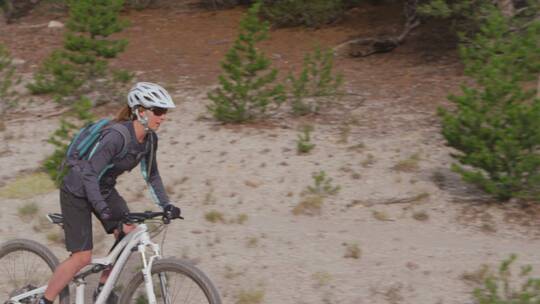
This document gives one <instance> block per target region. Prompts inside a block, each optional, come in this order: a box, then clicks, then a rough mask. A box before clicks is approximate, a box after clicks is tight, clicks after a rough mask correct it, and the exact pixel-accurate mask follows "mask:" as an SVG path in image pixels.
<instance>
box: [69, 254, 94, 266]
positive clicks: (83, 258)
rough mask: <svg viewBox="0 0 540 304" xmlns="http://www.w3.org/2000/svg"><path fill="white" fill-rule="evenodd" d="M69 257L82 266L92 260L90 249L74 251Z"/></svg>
mask: <svg viewBox="0 0 540 304" xmlns="http://www.w3.org/2000/svg"><path fill="white" fill-rule="evenodd" d="M71 258H72V259H74V260H75V261H76V262H77V264H78V265H79V266H80V267H81V268H82V267H84V266H86V265H88V264H90V262H92V250H85V251H79V252H75V253H73V254H72V255H71Z"/></svg>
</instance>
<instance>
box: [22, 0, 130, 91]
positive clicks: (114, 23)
mask: <svg viewBox="0 0 540 304" xmlns="http://www.w3.org/2000/svg"><path fill="white" fill-rule="evenodd" d="M123 3H124V1H123V0H69V1H68V5H69V19H68V21H67V24H66V27H67V29H68V31H67V33H66V35H65V38H64V45H63V46H64V47H63V49H59V50H55V51H54V52H53V53H52V54H51V55H50V57H48V58H47V59H46V60H45V62H44V63H43V65H42V66H41V68H40V69H39V71H38V72H37V73H36V75H34V82H33V83H31V84H29V85H28V88H29V89H30V91H31V92H32V93H34V94H44V93H53V94H54V95H55V96H56V98H57V100H59V101H63V100H64V99H65V98H66V97H73V98H72V100H77V99H79V98H80V96H81V95H82V94H84V93H85V92H91V91H93V90H94V88H95V81H96V80H97V79H98V78H103V77H108V76H107V71H108V69H107V59H109V58H114V57H116V55H117V54H118V53H120V52H122V51H123V50H124V49H125V47H126V45H127V41H126V40H125V39H119V40H113V39H110V38H109V36H110V35H112V34H114V33H118V32H120V31H121V30H122V29H123V28H124V27H125V26H126V23H125V22H123V21H121V20H119V19H118V14H119V11H120V9H121V8H122V5H123Z"/></svg>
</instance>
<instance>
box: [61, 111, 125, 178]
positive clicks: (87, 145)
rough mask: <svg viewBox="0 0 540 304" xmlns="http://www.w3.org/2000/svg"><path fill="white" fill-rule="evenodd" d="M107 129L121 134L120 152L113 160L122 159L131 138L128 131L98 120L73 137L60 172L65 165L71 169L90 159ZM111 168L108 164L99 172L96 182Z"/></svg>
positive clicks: (109, 122)
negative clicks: (122, 140) (122, 141)
mask: <svg viewBox="0 0 540 304" xmlns="http://www.w3.org/2000/svg"><path fill="white" fill-rule="evenodd" d="M107 129H112V130H116V131H117V132H120V134H122V138H123V139H124V143H123V145H122V151H121V152H120V153H119V154H118V155H116V156H115V159H121V158H123V157H124V156H125V155H126V154H127V152H128V143H129V139H130V138H131V134H130V133H129V130H128V129H127V128H126V126H124V125H122V124H119V123H114V122H112V121H111V120H109V119H106V118H105V119H100V120H99V121H97V122H94V123H91V124H88V125H86V126H85V127H84V128H82V129H80V130H79V132H78V133H77V134H76V135H75V137H73V139H72V140H71V143H70V144H69V146H68V149H67V152H66V156H65V158H64V161H63V162H62V166H61V167H60V172H64V166H65V165H66V164H67V165H68V166H69V167H72V166H76V165H77V164H78V163H79V162H80V161H83V160H89V159H91V158H92V156H93V155H94V153H95V152H96V151H97V149H98V147H99V145H100V140H101V138H102V137H103V135H104V131H105V130H107ZM112 166H113V165H112V164H108V165H107V166H106V167H105V168H104V169H103V170H102V172H99V176H98V180H99V179H101V177H102V176H103V174H104V173H105V172H106V171H107V170H109V169H110V168H112Z"/></svg>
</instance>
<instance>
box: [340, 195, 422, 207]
mask: <svg viewBox="0 0 540 304" xmlns="http://www.w3.org/2000/svg"><path fill="white" fill-rule="evenodd" d="M428 196H429V195H427V193H421V194H418V195H415V196H410V197H404V198H391V199H388V200H379V201H370V202H362V201H359V200H355V201H353V202H352V203H350V204H348V205H347V207H348V208H351V207H354V206H356V205H362V206H364V207H372V206H375V205H397V204H411V203H416V202H419V201H421V200H423V199H425V198H427V197H428Z"/></svg>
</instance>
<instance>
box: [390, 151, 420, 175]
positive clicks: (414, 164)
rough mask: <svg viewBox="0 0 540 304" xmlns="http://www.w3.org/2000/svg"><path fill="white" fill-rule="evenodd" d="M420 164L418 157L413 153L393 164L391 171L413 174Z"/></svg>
mask: <svg viewBox="0 0 540 304" xmlns="http://www.w3.org/2000/svg"><path fill="white" fill-rule="evenodd" d="M419 162H420V155H419V154H418V153H415V154H413V155H411V156H410V157H409V158H407V159H404V160H401V161H399V162H398V163H397V164H395V165H394V166H393V167H392V169H393V170H395V171H399V172H414V171H417V170H418V168H419V167H420V166H419V165H418V163H419Z"/></svg>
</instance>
